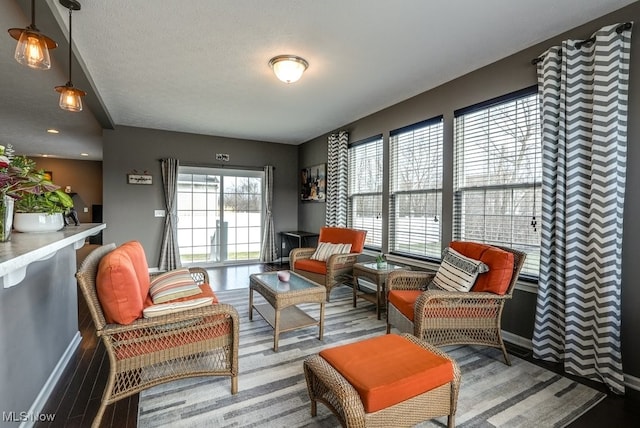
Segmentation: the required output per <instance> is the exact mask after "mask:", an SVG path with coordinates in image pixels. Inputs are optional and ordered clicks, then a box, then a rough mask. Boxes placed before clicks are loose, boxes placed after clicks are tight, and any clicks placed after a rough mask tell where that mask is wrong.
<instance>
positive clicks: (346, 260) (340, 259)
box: [327, 253, 360, 270]
mask: <svg viewBox="0 0 640 428" xmlns="http://www.w3.org/2000/svg"><path fill="white" fill-rule="evenodd" d="M359 255H360V253H348V254H332V255H331V256H329V258H328V259H327V269H328V270H329V269H331V270H336V269H344V268H350V267H353V265H354V264H355V263H356V262H357V261H358V256H359Z"/></svg>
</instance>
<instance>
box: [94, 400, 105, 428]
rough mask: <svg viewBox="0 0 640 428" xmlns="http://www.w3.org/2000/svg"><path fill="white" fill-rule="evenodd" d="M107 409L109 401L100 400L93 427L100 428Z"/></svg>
mask: <svg viewBox="0 0 640 428" xmlns="http://www.w3.org/2000/svg"><path fill="white" fill-rule="evenodd" d="M106 409H107V402H106V401H105V400H102V401H101V402H100V407H99V408H98V413H97V414H96V417H95V418H93V423H92V424H91V428H99V427H100V422H102V416H104V411H105V410H106Z"/></svg>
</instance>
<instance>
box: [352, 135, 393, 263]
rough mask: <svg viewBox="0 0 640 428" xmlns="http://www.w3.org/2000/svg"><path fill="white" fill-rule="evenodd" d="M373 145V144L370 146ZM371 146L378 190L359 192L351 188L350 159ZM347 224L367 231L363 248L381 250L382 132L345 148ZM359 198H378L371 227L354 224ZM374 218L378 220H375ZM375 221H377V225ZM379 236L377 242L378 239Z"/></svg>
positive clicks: (382, 237)
mask: <svg viewBox="0 0 640 428" xmlns="http://www.w3.org/2000/svg"><path fill="white" fill-rule="evenodd" d="M372 145H375V146H372ZM370 147H373V149H374V150H375V161H376V162H379V171H378V174H377V175H378V178H379V180H378V182H377V188H378V191H367V192H360V191H357V190H359V189H354V188H353V181H352V180H353V179H354V175H353V174H352V171H353V170H354V169H355V168H353V167H352V159H353V155H354V153H355V151H356V150H362V149H363V148H370ZM347 158H348V161H347V165H348V167H347V171H348V174H347V225H348V227H351V228H357V229H362V230H366V231H367V238H366V241H365V248H366V249H369V250H375V251H382V247H383V245H384V239H385V238H384V235H385V231H384V224H383V206H382V202H383V198H384V194H383V190H384V139H383V137H382V134H378V135H374V136H372V137H368V138H365V139H362V140H358V141H355V142H353V143H350V144H349V147H348V150H347ZM359 198H378V201H377V203H378V205H379V207H380V209H379V210H374V211H376V213H375V214H374V212H370V214H371V215H372V216H375V217H376V218H375V219H372V222H373V227H367V225H365V224H362V223H357V224H354V206H355V203H354V199H355V200H357V199H359ZM376 220H378V221H377V222H376ZM375 223H378V224H377V225H376V224H375ZM378 238H379V242H378V240H377V239H378ZM378 243H379V245H378Z"/></svg>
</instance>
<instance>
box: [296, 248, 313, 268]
mask: <svg viewBox="0 0 640 428" xmlns="http://www.w3.org/2000/svg"><path fill="white" fill-rule="evenodd" d="M315 252H316V249H315V248H312V247H302V248H294V249H293V250H291V251H290V252H289V265H290V266H291V268H292V269H293V265H294V264H295V263H296V261H297V260H302V259H310V258H311V256H312V255H313V253H315Z"/></svg>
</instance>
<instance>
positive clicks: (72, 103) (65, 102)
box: [56, 0, 87, 111]
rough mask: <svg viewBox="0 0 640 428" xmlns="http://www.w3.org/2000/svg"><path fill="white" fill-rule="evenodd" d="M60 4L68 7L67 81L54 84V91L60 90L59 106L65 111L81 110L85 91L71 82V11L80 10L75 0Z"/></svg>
mask: <svg viewBox="0 0 640 428" xmlns="http://www.w3.org/2000/svg"><path fill="white" fill-rule="evenodd" d="M60 4H61V5H62V6H64V7H66V8H67V9H69V81H68V82H67V83H66V84H65V85H64V86H56V91H58V92H60V102H59V105H60V108H61V109H63V110H67V111H82V97H84V96H85V95H87V93H86V92H85V91H83V90H81V89H78V88H74V87H73V83H71V46H73V45H72V40H71V28H72V26H71V15H72V14H71V12H72V11H74V10H80V7H81V6H80V3H78V2H77V1H76V0H60Z"/></svg>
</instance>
